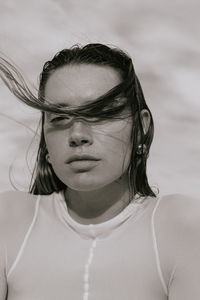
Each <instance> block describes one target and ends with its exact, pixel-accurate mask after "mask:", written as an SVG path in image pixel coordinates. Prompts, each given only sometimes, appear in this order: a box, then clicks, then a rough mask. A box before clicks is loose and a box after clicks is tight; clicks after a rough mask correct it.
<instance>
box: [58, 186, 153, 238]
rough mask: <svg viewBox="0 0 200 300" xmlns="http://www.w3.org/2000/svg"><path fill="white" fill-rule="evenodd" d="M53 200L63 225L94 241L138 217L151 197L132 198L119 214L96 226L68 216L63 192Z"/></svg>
mask: <svg viewBox="0 0 200 300" xmlns="http://www.w3.org/2000/svg"><path fill="white" fill-rule="evenodd" d="M54 199H55V200H56V203H58V205H59V215H60V217H61V219H62V221H63V222H64V223H65V224H66V223H67V225H68V226H70V227H71V229H73V230H74V231H76V232H77V233H78V234H80V235H83V236H86V237H87V238H93V239H95V238H97V237H100V236H102V237H104V236H106V235H108V234H109V232H112V231H113V230H114V229H115V228H117V227H119V226H120V225H121V224H123V223H124V222H125V221H126V220H127V219H129V218H130V217H136V216H138V214H139V211H141V210H142V209H143V211H144V209H145V208H146V206H148V204H149V202H150V199H152V197H139V198H134V199H133V200H132V201H131V202H130V203H129V204H128V205H127V206H126V207H125V208H124V209H123V210H122V211H121V212H120V213H119V214H117V215H116V216H114V217H113V218H111V219H109V220H107V221H104V222H101V223H98V224H82V223H79V222H77V221H76V220H74V219H73V218H72V217H71V215H70V214H69V211H68V207H67V203H66V201H65V197H64V191H60V192H59V193H54Z"/></svg>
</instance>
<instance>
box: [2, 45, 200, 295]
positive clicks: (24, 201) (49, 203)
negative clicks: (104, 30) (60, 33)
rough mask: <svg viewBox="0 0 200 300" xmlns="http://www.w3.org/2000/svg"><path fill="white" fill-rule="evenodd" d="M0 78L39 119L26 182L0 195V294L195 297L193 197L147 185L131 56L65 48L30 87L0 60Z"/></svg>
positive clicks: (141, 110)
mask: <svg viewBox="0 0 200 300" xmlns="http://www.w3.org/2000/svg"><path fill="white" fill-rule="evenodd" d="M1 77H2V79H3V81H4V82H5V84H6V85H7V86H8V87H9V88H10V90H11V91H12V92H13V93H14V94H15V95H16V96H17V97H18V98H19V99H20V100H22V101H24V102H25V103H26V104H28V105H30V106H32V107H34V108H36V109H40V110H41V112H42V122H41V140H40V145H39V151H38V156H37V161H36V168H35V170H34V174H33V181H32V184H31V187H30V191H29V193H24V192H15V191H13V192H7V193H4V194H2V195H1V200H0V214H1V218H0V300H5V299H8V300H27V299H28V300H47V299H48V300H55V299H59V300H62V299H63V300H66V299H69V300H77V299H83V300H88V299H89V300H90V299H91V300H100V299H101V300H102V299H103V300H111V299H115V300H122V299H123V300H124V299H126V300H129V299H130V300H147V299H148V300H166V299H170V300H189V299H192V300H197V299H198V300H199V299H200V284H199V282H200V202H199V201H197V200H194V199H188V198H187V197H184V196H181V195H169V196H165V197H158V196H156V195H155V193H154V192H153V190H152V189H151V187H150V186H149V184H148V180H147V176H146V161H147V157H148V154H149V149H150V145H151V142H152V138H153V119H152V115H151V112H150V110H149V108H148V106H147V104H146V102H145V99H144V96H143V92H142V89H141V86H140V83H139V80H138V78H137V76H136V74H135V72H134V68H133V64H132V61H131V59H130V58H129V56H128V55H127V54H125V53H124V52H122V51H121V50H118V49H115V48H110V47H107V46H105V45H102V44H89V45H86V46H85V47H80V46H74V47H72V48H70V49H64V50H62V51H61V52H59V53H58V54H57V55H56V56H55V57H54V58H53V59H52V60H51V61H48V62H47V63H46V64H45V65H44V68H43V71H42V73H41V77H40V86H39V93H38V97H34V95H33V94H32V93H31V92H30V90H29V89H28V87H27V85H26V84H25V82H24V81H23V78H22V77H21V75H20V74H19V73H18V72H17V70H16V69H15V68H14V67H13V66H12V65H10V64H9V63H8V62H7V61H5V60H3V61H2V63H1Z"/></svg>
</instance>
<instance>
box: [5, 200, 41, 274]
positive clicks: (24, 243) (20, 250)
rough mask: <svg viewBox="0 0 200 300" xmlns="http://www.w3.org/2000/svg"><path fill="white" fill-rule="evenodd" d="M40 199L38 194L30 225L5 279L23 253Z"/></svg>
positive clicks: (35, 217)
mask: <svg viewBox="0 0 200 300" xmlns="http://www.w3.org/2000/svg"><path fill="white" fill-rule="evenodd" d="M40 199H41V195H38V197H37V200H36V205H35V212H34V216H33V220H32V222H31V225H30V226H29V228H28V231H27V233H26V235H25V237H24V240H23V242H22V245H21V247H20V249H19V251H18V253H17V256H16V258H15V260H14V262H13V264H12V265H11V267H10V270H9V271H8V273H7V279H8V278H9V276H10V275H11V273H12V272H13V270H14V269H15V268H16V266H17V264H18V262H19V260H20V258H21V257H22V254H23V251H24V249H25V247H26V244H27V241H28V238H29V236H30V233H31V231H32V229H33V226H34V224H35V221H36V219H37V215H38V210H39V204H40Z"/></svg>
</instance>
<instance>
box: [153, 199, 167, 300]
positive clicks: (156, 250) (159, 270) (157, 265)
mask: <svg viewBox="0 0 200 300" xmlns="http://www.w3.org/2000/svg"><path fill="white" fill-rule="evenodd" d="M160 201H161V197H160V198H159V199H158V201H157V203H156V205H155V207H154V209H153V213H152V217H151V230H152V238H153V248H154V252H155V258H156V267H157V270H158V275H159V278H160V281H161V284H162V287H163V290H164V292H165V295H166V296H168V289H167V285H166V283H165V280H164V277H163V272H162V269H161V264H160V257H159V252H158V245H157V240H156V233H155V220H154V216H155V213H156V210H157V208H158V206H159V204H160Z"/></svg>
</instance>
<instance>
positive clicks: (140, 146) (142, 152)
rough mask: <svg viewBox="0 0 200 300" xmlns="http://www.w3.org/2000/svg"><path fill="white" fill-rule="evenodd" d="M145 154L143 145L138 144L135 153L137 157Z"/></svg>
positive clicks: (145, 149)
mask: <svg viewBox="0 0 200 300" xmlns="http://www.w3.org/2000/svg"><path fill="white" fill-rule="evenodd" d="M146 152H147V146H146V145H145V144H139V145H138V147H137V151H136V153H137V154H138V155H143V154H145V153H146Z"/></svg>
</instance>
